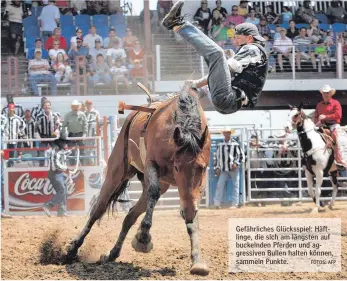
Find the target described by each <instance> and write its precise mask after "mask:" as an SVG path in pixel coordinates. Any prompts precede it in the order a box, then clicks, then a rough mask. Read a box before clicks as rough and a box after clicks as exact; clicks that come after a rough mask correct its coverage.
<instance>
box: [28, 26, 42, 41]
mask: <svg viewBox="0 0 347 281" xmlns="http://www.w3.org/2000/svg"><path fill="white" fill-rule="evenodd" d="M39 36H40V29H39V27H38V26H37V25H36V26H35V25H30V26H26V27H25V28H24V37H26V38H28V37H34V38H37V37H39Z"/></svg>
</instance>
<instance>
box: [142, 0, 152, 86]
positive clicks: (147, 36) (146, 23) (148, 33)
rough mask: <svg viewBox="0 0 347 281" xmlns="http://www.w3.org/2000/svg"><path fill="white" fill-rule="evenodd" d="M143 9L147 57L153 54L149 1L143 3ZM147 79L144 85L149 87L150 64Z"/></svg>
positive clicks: (145, 0) (145, 78)
mask: <svg viewBox="0 0 347 281" xmlns="http://www.w3.org/2000/svg"><path fill="white" fill-rule="evenodd" d="M143 9H144V26H145V42H146V43H145V46H146V47H145V51H146V54H147V55H151V53H152V44H151V43H152V42H151V41H152V40H151V17H150V10H149V0H144V1H143ZM145 67H146V71H145V77H144V83H145V85H146V87H148V63H147V62H145Z"/></svg>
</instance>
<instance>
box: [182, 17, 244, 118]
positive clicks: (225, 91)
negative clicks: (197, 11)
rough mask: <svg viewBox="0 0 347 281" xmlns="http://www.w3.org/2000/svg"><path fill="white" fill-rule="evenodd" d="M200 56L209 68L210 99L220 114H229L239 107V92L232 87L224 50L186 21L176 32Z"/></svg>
mask: <svg viewBox="0 0 347 281" xmlns="http://www.w3.org/2000/svg"><path fill="white" fill-rule="evenodd" d="M178 33H179V34H180V35H181V36H182V38H183V39H184V40H185V41H187V43H189V44H190V45H192V46H193V47H194V49H195V50H196V51H197V52H198V53H199V55H200V56H202V57H203V58H204V59H205V61H206V64H207V66H208V68H209V74H208V77H207V81H208V87H209V89H210V94H211V101H212V103H213V105H214V107H215V109H216V110H217V111H218V112H219V113H222V114H230V113H234V112H236V111H238V110H239V109H240V108H241V101H237V99H238V98H239V97H240V96H241V92H240V91H239V90H238V89H237V88H234V87H232V84H231V73H230V70H229V66H228V62H227V59H226V57H225V54H224V50H223V49H222V48H221V47H220V46H219V45H218V44H217V43H215V42H214V41H212V40H211V39H210V38H209V37H208V36H207V35H205V34H204V33H203V32H202V31H200V30H199V29H198V28H197V27H195V26H194V25H192V24H191V23H189V22H187V23H186V24H185V25H184V26H182V28H181V29H180V30H179V32H178Z"/></svg>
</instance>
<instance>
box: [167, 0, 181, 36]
mask: <svg viewBox="0 0 347 281" xmlns="http://www.w3.org/2000/svg"><path fill="white" fill-rule="evenodd" d="M183 5H184V0H178V1H177V2H176V3H175V5H173V6H172V8H171V10H170V11H169V12H168V13H167V15H166V16H165V17H164V19H163V21H162V25H163V26H165V27H166V28H167V29H169V30H172V29H173V28H174V27H175V26H178V25H183V24H184V23H185V22H184V20H183V17H182V16H181V10H182V7H183Z"/></svg>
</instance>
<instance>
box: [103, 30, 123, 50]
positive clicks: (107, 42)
mask: <svg viewBox="0 0 347 281" xmlns="http://www.w3.org/2000/svg"><path fill="white" fill-rule="evenodd" d="M113 39H118V40H119V47H122V44H121V42H122V40H121V39H120V38H119V37H118V36H117V32H116V30H115V29H114V28H113V27H111V28H110V30H109V32H108V37H106V38H105V40H104V48H105V49H108V48H111V46H110V43H111V42H112V41H113Z"/></svg>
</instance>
